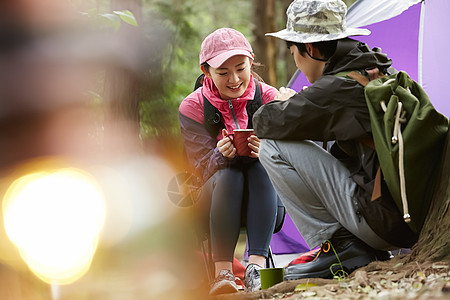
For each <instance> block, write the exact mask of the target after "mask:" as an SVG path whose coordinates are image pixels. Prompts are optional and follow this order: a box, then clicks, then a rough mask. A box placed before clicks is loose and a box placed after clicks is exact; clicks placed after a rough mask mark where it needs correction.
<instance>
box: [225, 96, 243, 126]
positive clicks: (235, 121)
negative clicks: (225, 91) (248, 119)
mask: <svg viewBox="0 0 450 300" xmlns="http://www.w3.org/2000/svg"><path fill="white" fill-rule="evenodd" d="M227 101H228V107H229V108H230V111H231V115H232V116H233V121H234V125H236V129H241V128H240V127H239V123H238V121H237V118H236V115H235V114H234V109H233V103H231V101H232V100H227Z"/></svg>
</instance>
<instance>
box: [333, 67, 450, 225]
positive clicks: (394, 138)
mask: <svg viewBox="0 0 450 300" xmlns="http://www.w3.org/2000/svg"><path fill="white" fill-rule="evenodd" d="M368 74H369V76H370V78H371V79H372V80H369V79H368V78H366V77H365V76H363V75H361V74H360V73H357V72H355V71H352V72H349V73H347V74H345V75H344V74H341V73H340V74H336V76H342V75H344V76H347V77H350V78H352V79H354V80H356V81H357V82H359V83H360V84H362V85H363V86H365V88H364V94H365V98H366V102H367V106H368V108H369V113H370V123H371V128H372V134H373V143H374V146H375V149H376V152H377V156H378V160H379V162H380V168H381V173H380V172H378V174H377V177H378V178H376V180H375V187H376V188H377V186H379V184H377V180H378V181H379V180H381V174H382V177H383V179H384V181H385V183H386V185H387V187H388V189H389V192H390V193H391V195H392V198H393V199H394V201H395V204H396V205H397V207H398V209H399V211H400V212H402V213H403V218H404V220H405V222H407V223H408V225H409V227H410V228H411V229H412V230H413V231H414V232H420V230H421V229H422V226H423V223H424V222H425V218H426V216H427V213H428V209H429V207H430V204H431V200H432V196H433V189H434V186H435V183H436V179H437V175H438V170H439V163H440V162H441V156H442V153H443V150H444V142H445V138H446V135H447V131H448V126H449V120H448V118H447V117H445V116H444V115H442V114H440V113H439V112H437V111H436V110H435V108H434V107H433V105H432V104H431V102H430V99H429V98H428V96H427V94H426V93H425V91H424V90H423V88H422V87H421V86H420V85H419V84H418V83H417V82H415V81H414V80H412V79H411V78H410V77H409V76H408V74H407V73H406V72H403V71H401V72H399V73H396V74H392V75H389V76H383V75H382V76H379V75H378V69H375V71H373V70H370V71H368ZM376 188H375V189H376ZM375 189H374V194H375V193H377V191H375ZM380 193H381V192H380ZM373 197H374V196H373Z"/></svg>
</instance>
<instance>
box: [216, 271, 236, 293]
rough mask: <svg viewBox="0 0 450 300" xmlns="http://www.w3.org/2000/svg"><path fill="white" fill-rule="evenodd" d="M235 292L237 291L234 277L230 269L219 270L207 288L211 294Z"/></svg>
mask: <svg viewBox="0 0 450 300" xmlns="http://www.w3.org/2000/svg"><path fill="white" fill-rule="evenodd" d="M236 292H238V287H237V284H236V278H235V277H234V275H233V273H231V271H230V270H221V271H220V273H219V276H217V277H216V279H214V282H213V284H212V285H211V289H210V290H209V294H210V295H211V296H216V295H220V294H230V293H236Z"/></svg>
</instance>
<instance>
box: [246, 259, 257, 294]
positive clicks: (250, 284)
mask: <svg viewBox="0 0 450 300" xmlns="http://www.w3.org/2000/svg"><path fill="white" fill-rule="evenodd" d="M259 269H261V267H260V266H258V265H257V264H249V265H248V266H247V268H245V276H244V285H245V291H246V292H254V291H257V290H260V289H261V275H260V274H259Z"/></svg>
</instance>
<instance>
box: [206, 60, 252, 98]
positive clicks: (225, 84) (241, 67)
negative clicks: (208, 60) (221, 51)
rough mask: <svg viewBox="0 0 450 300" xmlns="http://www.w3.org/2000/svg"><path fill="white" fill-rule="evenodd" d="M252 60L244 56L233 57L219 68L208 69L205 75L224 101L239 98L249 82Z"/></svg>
mask: <svg viewBox="0 0 450 300" xmlns="http://www.w3.org/2000/svg"><path fill="white" fill-rule="evenodd" d="M252 63H253V62H252V60H251V59H250V58H248V57H247V56H245V55H235V56H232V57H230V58H229V59H227V60H226V61H225V62H224V63H223V64H222V65H221V66H220V67H218V68H213V67H209V70H208V71H206V70H204V72H205V75H206V76H208V77H210V78H211V79H212V80H213V82H214V85H215V86H216V87H217V89H218V90H219V94H220V97H221V98H222V99H224V100H229V99H235V98H238V97H241V96H242V94H244V92H245V90H246V89H247V87H248V84H249V82H250V74H251V65H252Z"/></svg>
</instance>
